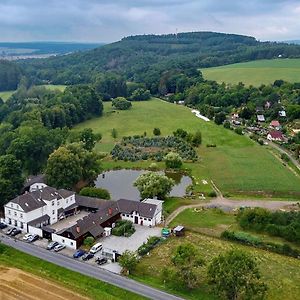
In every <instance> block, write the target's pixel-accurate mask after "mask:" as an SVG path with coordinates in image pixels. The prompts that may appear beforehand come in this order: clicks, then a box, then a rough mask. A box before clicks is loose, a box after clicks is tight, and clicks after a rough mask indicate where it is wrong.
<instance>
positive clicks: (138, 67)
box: [21, 32, 300, 89]
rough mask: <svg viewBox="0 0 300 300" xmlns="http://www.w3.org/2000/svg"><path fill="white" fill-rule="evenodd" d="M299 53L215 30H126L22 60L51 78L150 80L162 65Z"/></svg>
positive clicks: (288, 47) (34, 74)
mask: <svg viewBox="0 0 300 300" xmlns="http://www.w3.org/2000/svg"><path fill="white" fill-rule="evenodd" d="M279 55H281V56H282V57H300V46H298V45H289V44H285V43H274V42H259V41H257V40H256V39H255V38H253V37H248V36H242V35H234V34H223V33H214V32H191V33H179V34H177V35H176V34H168V35H139V36H130V37H126V38H124V39H122V40H121V41H119V42H116V43H112V44H108V45H105V46H103V47H101V48H96V49H93V50H90V51H87V52H83V53H74V54H70V55H66V56H62V57H54V58H48V59H45V60H32V61H26V62H21V64H22V65H23V67H24V68H25V69H26V71H27V73H28V74H30V75H31V76H32V77H34V78H38V79H39V80H47V81H50V82H51V83H54V84H76V83H83V82H91V81H93V79H94V78H95V76H96V75H97V74H98V73H101V72H105V71H112V72H117V73H120V74H122V75H124V76H125V77H126V79H128V80H133V81H137V82H144V83H146V84H147V86H148V87H149V88H150V89H151V84H152V83H153V82H157V80H159V78H160V76H161V74H162V73H163V72H165V71H169V70H174V69H177V70H178V69H179V70H187V69H189V68H191V69H192V68H199V67H200V68H201V67H211V66H218V65H224V64H230V63H235V62H243V61H249V60H256V59H271V58H274V57H278V56H279Z"/></svg>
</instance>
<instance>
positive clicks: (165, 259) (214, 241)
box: [134, 232, 300, 300]
mask: <svg viewBox="0 0 300 300" xmlns="http://www.w3.org/2000/svg"><path fill="white" fill-rule="evenodd" d="M183 242H190V243H192V244H194V245H195V246H196V247H197V248H198V249H199V251H200V253H201V255H202V257H203V258H204V260H205V261H206V263H207V264H208V263H209V262H210V261H211V260H212V258H213V257H215V256H216V255H219V254H220V253H224V252H225V251H227V250H229V249H232V248H238V249H243V250H245V251H247V252H249V254H251V255H253V256H254V257H255V258H256V261H257V263H258V266H259V269H260V272H261V274H262V279H263V280H264V281H265V282H266V284H267V285H268V288H269V289H268V295H267V299H272V300H281V299H285V300H296V299H299V297H300V285H299V282H300V260H297V259H295V258H290V257H286V256H282V255H278V254H274V253H271V252H267V251H264V250H260V249H256V248H252V247H247V246H242V245H239V244H235V243H231V242H227V241H223V240H220V239H218V238H213V237H209V236H206V235H202V234H198V233H191V232H188V233H187V235H186V236H185V237H184V238H176V237H174V238H170V239H168V240H166V242H165V243H163V244H162V245H160V246H159V247H157V248H155V249H154V250H153V251H152V252H151V254H150V255H149V256H146V257H144V258H143V259H142V261H141V263H140V264H139V265H138V268H137V270H136V272H135V273H134V278H136V279H139V280H141V281H143V282H146V283H149V284H152V285H153V286H156V287H160V288H166V287H165V285H164V284H163V280H162V278H161V275H160V272H161V271H162V269H163V267H164V266H167V265H169V264H170V259H171V257H172V255H173V253H174V250H175V248H176V247H177V246H178V245H179V244H181V243H183ZM201 274H202V275H201V278H202V279H201V281H202V283H201V285H200V286H199V288H198V289H196V290H193V291H189V290H178V291H177V293H179V294H180V295H182V296H184V297H185V298H186V299H214V297H213V295H212V293H211V290H210V288H209V286H208V285H207V281H206V267H204V268H203V269H202V270H201ZM291 274H293V276H291Z"/></svg>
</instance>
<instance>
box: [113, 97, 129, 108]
mask: <svg viewBox="0 0 300 300" xmlns="http://www.w3.org/2000/svg"><path fill="white" fill-rule="evenodd" d="M111 104H112V106H113V107H115V108H116V109H119V110H127V109H129V108H130V107H131V106H132V104H131V102H130V101H128V100H126V99H125V98H124V97H117V98H115V99H113V100H112V103H111Z"/></svg>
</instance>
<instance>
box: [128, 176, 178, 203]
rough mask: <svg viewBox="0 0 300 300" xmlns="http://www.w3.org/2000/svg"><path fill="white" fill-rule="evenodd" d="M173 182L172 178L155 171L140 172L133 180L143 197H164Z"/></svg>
mask: <svg viewBox="0 0 300 300" xmlns="http://www.w3.org/2000/svg"><path fill="white" fill-rule="evenodd" d="M174 184H175V182H174V180H173V179H171V178H168V177H167V176H165V175H160V174H158V173H155V172H149V173H145V174H141V175H140V176H139V177H138V178H137V180H136V181H135V182H134V186H136V187H137V189H138V190H139V192H140V194H141V197H142V198H143V199H144V198H153V197H158V198H160V199H164V198H165V197H166V195H168V194H169V193H170V192H171V190H172V187H173V186H174Z"/></svg>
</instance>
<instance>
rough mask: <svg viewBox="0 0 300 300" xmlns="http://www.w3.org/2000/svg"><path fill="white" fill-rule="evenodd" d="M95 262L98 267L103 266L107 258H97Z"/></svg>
mask: <svg viewBox="0 0 300 300" xmlns="http://www.w3.org/2000/svg"><path fill="white" fill-rule="evenodd" d="M95 261H96V263H97V264H98V265H104V264H106V263H107V258H105V257H97V258H96V260H95Z"/></svg>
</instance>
